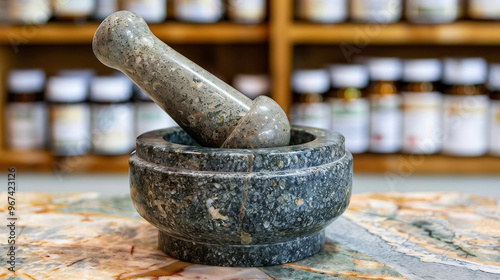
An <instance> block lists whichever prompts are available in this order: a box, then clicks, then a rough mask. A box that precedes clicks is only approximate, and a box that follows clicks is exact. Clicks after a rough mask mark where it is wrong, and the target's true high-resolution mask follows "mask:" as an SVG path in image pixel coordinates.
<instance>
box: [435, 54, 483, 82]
mask: <svg viewBox="0 0 500 280" xmlns="http://www.w3.org/2000/svg"><path fill="white" fill-rule="evenodd" d="M487 71H488V64H487V62H486V60H484V59H483V58H446V59H445V60H444V77H443V82H444V83H445V84H448V85H479V84H484V83H485V81H486V77H487Z"/></svg>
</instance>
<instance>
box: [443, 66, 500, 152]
mask: <svg viewBox="0 0 500 280" xmlns="http://www.w3.org/2000/svg"><path fill="white" fill-rule="evenodd" d="M486 72H487V64H486V61H485V60H484V59H482V58H467V59H451V58H449V59H445V60H444V79H443V83H444V84H445V85H446V87H445V90H444V93H445V96H444V118H443V119H444V122H443V153H445V154H448V155H456V156H481V155H484V154H485V153H486V152H487V150H488V110H489V105H490V100H489V98H488V95H487V91H486V87H485V86H484V83H485V81H486Z"/></svg>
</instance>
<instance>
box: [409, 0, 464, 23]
mask: <svg viewBox="0 0 500 280" xmlns="http://www.w3.org/2000/svg"><path fill="white" fill-rule="evenodd" d="M460 13H461V12H460V1H459V0H408V1H406V19H407V20H408V21H409V22H411V23H421V24H433V23H449V22H453V21H456V20H457V19H458V18H459V17H460Z"/></svg>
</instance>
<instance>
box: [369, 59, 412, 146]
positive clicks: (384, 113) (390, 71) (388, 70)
mask: <svg viewBox="0 0 500 280" xmlns="http://www.w3.org/2000/svg"><path fill="white" fill-rule="evenodd" d="M366 65H367V67H368V72H369V75H370V79H371V81H372V82H371V84H370V85H369V86H368V88H367V94H368V97H369V99H370V107H371V111H370V151H372V152H375V153H395V152H397V151H399V150H400V149H401V144H402V121H403V117H402V112H401V102H402V101H401V95H400V94H399V92H398V85H397V81H399V80H400V78H401V75H402V63H401V60H399V59H398V58H369V59H368V60H367V61H366Z"/></svg>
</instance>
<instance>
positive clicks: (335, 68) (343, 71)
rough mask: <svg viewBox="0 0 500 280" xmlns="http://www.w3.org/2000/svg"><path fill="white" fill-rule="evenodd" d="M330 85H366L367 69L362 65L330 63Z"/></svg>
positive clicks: (340, 86) (336, 86)
mask: <svg viewBox="0 0 500 280" xmlns="http://www.w3.org/2000/svg"><path fill="white" fill-rule="evenodd" d="M330 77H331V79H332V86H333V87H335V88H347V87H353V88H364V87H366V86H367V85H368V81H369V78H368V71H367V70H366V67H364V66H363V65H340V64H339V65H332V66H331V67H330Z"/></svg>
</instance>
